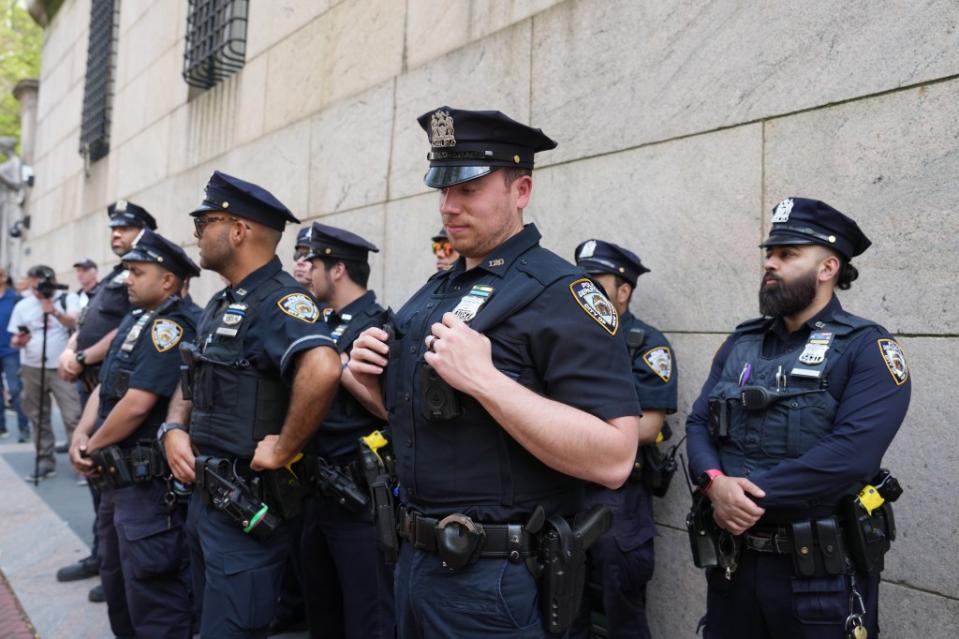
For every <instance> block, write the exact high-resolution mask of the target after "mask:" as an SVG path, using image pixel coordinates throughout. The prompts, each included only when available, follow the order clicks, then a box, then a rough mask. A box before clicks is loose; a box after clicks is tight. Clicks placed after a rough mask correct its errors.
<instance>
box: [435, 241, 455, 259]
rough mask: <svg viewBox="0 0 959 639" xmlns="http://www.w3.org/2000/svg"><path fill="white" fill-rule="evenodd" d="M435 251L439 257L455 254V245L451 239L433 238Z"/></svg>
mask: <svg viewBox="0 0 959 639" xmlns="http://www.w3.org/2000/svg"><path fill="white" fill-rule="evenodd" d="M433 253H434V254H436V255H437V256H438V257H449V256H450V255H452V254H453V245H452V244H450V242H449V240H433Z"/></svg>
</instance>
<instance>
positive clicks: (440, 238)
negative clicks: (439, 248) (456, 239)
mask: <svg viewBox="0 0 959 639" xmlns="http://www.w3.org/2000/svg"><path fill="white" fill-rule="evenodd" d="M430 239H431V240H432V241H434V242H444V241H446V240H448V239H449V236H448V235H447V234H446V227H445V226H441V227H440V230H439V231H438V232H437V233H436V235H434V236H433V237H431V238H430Z"/></svg>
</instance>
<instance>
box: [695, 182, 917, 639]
mask: <svg viewBox="0 0 959 639" xmlns="http://www.w3.org/2000/svg"><path fill="white" fill-rule="evenodd" d="M771 222H772V223H771V227H770V231H769V237H768V239H767V240H766V241H765V242H764V243H763V244H762V246H763V247H765V249H766V261H765V265H764V271H763V276H762V283H761V286H760V292H759V307H760V312H761V313H762V315H763V316H762V317H760V318H757V319H754V320H751V321H748V322H745V323H743V324H740V325H739V326H738V327H737V328H736V330H735V332H734V333H733V334H732V335H730V336H729V337H728V338H727V339H726V341H725V342H724V343H723V345H722V346H721V347H720V348H719V351H718V352H717V353H716V356H715V358H714V359H713V364H712V368H711V369H710V372H709V378H708V379H707V380H706V383H705V385H704V386H703V389H702V392H701V393H700V396H699V398H698V399H697V400H696V402H695V403H694V405H693V409H692V412H691V413H690V415H689V418H688V420H687V423H686V430H687V435H688V440H687V450H688V453H689V468H690V473H691V475H692V476H693V477H694V478H695V480H696V482H697V483H698V484H699V490H700V495H705V498H703V497H702V496H699V497H698V498H697V500H696V507H694V510H693V512H692V513H691V515H690V527H691V532H690V534H691V535H693V541H694V542H697V543H694V548H695V549H697V551H696V554H698V557H699V559H698V564H699V565H701V566H703V567H706V566H710V567H708V569H707V572H706V581H707V584H708V586H707V611H706V617H705V619H704V623H705V626H706V629H705V633H704V634H705V636H706V637H708V638H710V639H717V638H721V637H730V638H732V637H736V638H739V637H754V638H757V639H761V638H763V637H767V638H769V639H773V638H776V637H803V638H810V639H812V638H814V637H815V638H821V637H836V638H837V639H838V638H839V637H847V636H851V637H855V638H856V639H861V638H862V637H864V636H866V634H868V636H871V637H875V636H877V634H878V632H879V626H878V594H879V590H878V589H879V573H880V571H881V569H882V555H883V554H884V553H885V551H886V550H888V547H889V541H890V539H891V537H893V536H894V525H893V523H892V516H891V511H890V510H889V506H888V503H886V502H885V501H884V500H885V499H886V497H888V498H889V499H890V500H894V499H895V498H896V497H897V496H898V494H897V493H896V491H895V490H894V488H895V487H894V485H893V483H892V481H893V480H891V479H890V476H889V475H887V474H886V473H881V472H880V464H881V462H882V457H883V455H884V454H885V452H886V449H887V448H888V447H889V444H890V443H891V442H892V439H893V437H894V436H895V435H896V432H897V431H898V430H899V426H900V425H901V424H902V420H903V418H904V417H905V415H906V410H907V408H908V406H909V397H910V393H911V385H912V382H911V379H910V375H909V369H908V367H907V365H906V360H905V356H904V355H903V352H902V349H901V348H900V347H899V344H898V343H897V342H896V340H895V339H894V338H893V336H892V335H890V333H889V332H888V331H887V330H886V329H884V328H883V327H882V326H880V325H879V324H877V323H876V322H874V321H872V320H868V319H864V318H861V317H858V316H856V315H853V314H852V313H849V312H847V311H846V310H844V309H843V307H842V305H841V304H840V303H839V299H838V297H836V295H835V291H836V289H840V290H845V289H848V288H849V287H850V285H851V284H852V282H853V281H854V280H855V279H856V278H857V276H858V272H857V270H856V268H855V267H854V266H853V265H852V264H851V263H850V260H852V258H854V257H856V256H858V255H861V254H862V253H863V252H864V251H865V250H866V249H867V248H869V246H870V244H871V242H870V241H869V239H868V238H867V237H866V235H865V234H864V233H863V232H862V230H861V229H860V228H859V226H858V225H857V224H856V222H855V221H853V220H852V219H850V218H849V217H847V216H845V215H843V214H842V213H840V212H839V211H837V210H836V209H834V208H833V207H831V206H829V205H828V204H826V203H825V202H821V201H818V200H812V199H807V198H800V197H793V198H788V199H786V200H783V201H782V202H780V203H779V204H778V205H777V206H776V207H775V209H774V210H773V216H772V220H771ZM870 487H871V488H872V490H870ZM710 518H711V520H712V521H714V522H715V524H716V525H717V526H718V527H719V529H718V531H717V530H713V529H711V528H710V523H711V522H710ZM706 535H708V536H710V537H713V536H714V535H715V538H716V539H717V540H718V544H717V545H715V546H714V547H713V549H712V550H710V549H709V548H705V549H703V550H699V548H700V546H699V545H698V543H699V542H698V541H697V539H698V538H703V537H704V536H706ZM713 552H715V555H716V556H715V558H713V557H711V555H712V553H713ZM704 557H706V558H707V559H706V560H704Z"/></svg>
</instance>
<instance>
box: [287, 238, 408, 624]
mask: <svg viewBox="0 0 959 639" xmlns="http://www.w3.org/2000/svg"><path fill="white" fill-rule="evenodd" d="M370 252H373V253H377V252H379V249H378V248H376V246H375V245H373V244H371V243H370V242H368V241H367V240H365V239H363V238H362V237H360V236H359V235H356V234H355V233H351V232H349V231H347V230H344V229H339V228H335V227H332V226H327V225H325V224H320V223H319V222H317V223H314V224H313V226H312V229H310V252H309V253H308V254H307V255H306V258H305V259H307V260H308V261H309V262H310V263H311V264H312V269H311V273H312V287H311V288H312V290H313V292H314V293H315V294H316V296H317V299H318V300H319V301H320V302H321V303H325V304H326V305H327V307H328V308H330V309H331V311H332V312H331V313H330V314H329V315H328V316H327V317H326V323H327V326H328V327H329V329H330V332H331V335H332V337H333V339H334V340H336V348H337V350H338V351H339V352H340V353H341V355H340V356H341V358H342V359H343V360H346V359H347V351H348V349H349V347H350V346H351V345H352V344H353V341H354V340H355V339H356V338H357V337H358V336H359V334H360V333H361V332H362V331H364V330H366V329H367V328H369V327H371V326H383V325H384V324H386V323H387V322H388V321H389V320H390V313H389V312H388V311H386V310H385V309H384V308H383V307H382V306H380V305H379V304H378V303H377V302H376V295H375V293H374V292H373V291H371V290H368V289H367V283H368V280H369V277H370V265H369V254H370ZM385 425H386V423H385V421H384V420H383V419H382V416H376V415H373V414H371V413H369V412H368V411H367V410H366V409H365V408H363V406H362V405H361V404H360V403H359V402H358V401H357V400H356V398H354V397H353V396H352V395H351V394H350V393H349V392H348V391H347V390H346V389H345V388H342V387H341V388H340V389H339V390H338V391H337V393H336V397H335V399H334V400H333V405H332V406H331V407H330V410H329V412H328V413H327V415H326V419H325V420H323V424H322V425H321V426H320V429H319V431H317V433H316V435H315V436H314V438H313V441H312V442H311V446H310V452H311V453H312V454H315V455H317V456H319V457H320V458H321V459H322V460H323V463H325V464H328V465H330V466H332V467H334V468H337V469H339V470H341V471H342V473H343V474H344V475H345V476H346V477H348V478H350V479H351V480H352V481H353V482H354V483H355V484H356V485H357V487H358V488H359V489H360V490H361V491H362V492H363V493H365V492H367V490H368V489H367V487H366V486H365V484H364V480H363V478H362V474H361V473H359V472H357V470H358V460H357V441H358V440H359V439H360V438H361V437H364V436H367V435H369V434H370V433H371V432H372V431H375V430H381V429H382V428H383V427H384V426H385ZM377 540H378V538H377V534H376V529H375V527H374V526H373V521H372V513H371V509H370V508H369V507H364V508H357V506H356V505H355V504H352V503H351V504H350V505H341V503H339V500H338V496H337V494H336V491H335V490H331V489H330V488H329V487H328V486H324V485H323V482H320V487H319V492H318V494H317V495H316V496H315V497H313V498H311V499H309V500H308V502H307V504H306V508H305V511H304V515H303V535H302V543H301V548H300V558H301V560H300V563H301V566H302V571H303V592H304V593H305V595H306V599H307V600H306V611H307V620H308V622H309V626H310V634H311V636H313V637H324V636H346V637H356V638H363V639H366V638H369V639H374V638H376V637H382V638H383V639H388V638H389V639H391V638H392V637H393V636H394V625H395V624H394V621H393V571H392V569H391V568H390V567H388V566H387V564H386V562H385V560H384V557H383V555H382V553H381V552H380V550H379V548H378V541H377ZM337 586H338V587H337ZM331 590H332V591H333V592H332V593H331V592H330V591H331ZM341 601H342V603H340V602H341Z"/></svg>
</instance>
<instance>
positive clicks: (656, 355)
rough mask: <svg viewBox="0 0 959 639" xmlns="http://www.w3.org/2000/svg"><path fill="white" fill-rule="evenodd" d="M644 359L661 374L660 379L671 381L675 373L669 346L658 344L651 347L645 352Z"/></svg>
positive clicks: (653, 369) (655, 371) (654, 370)
mask: <svg viewBox="0 0 959 639" xmlns="http://www.w3.org/2000/svg"><path fill="white" fill-rule="evenodd" d="M643 361H644V362H646V365H647V366H649V368H650V369H652V371H653V372H654V373H656V374H657V375H658V376H659V379H661V380H663V381H664V382H668V381H669V378H670V377H671V376H672V374H673V356H672V353H670V352H669V347H667V346H657V347H656V348H651V349H649V350H648V351H646V353H645V354H643Z"/></svg>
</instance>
